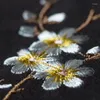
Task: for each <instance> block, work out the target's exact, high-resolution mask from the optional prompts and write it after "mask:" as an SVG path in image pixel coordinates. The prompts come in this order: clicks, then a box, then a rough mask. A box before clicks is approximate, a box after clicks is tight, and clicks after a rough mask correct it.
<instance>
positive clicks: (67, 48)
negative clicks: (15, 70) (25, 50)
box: [29, 28, 87, 55]
mask: <svg viewBox="0 0 100 100" xmlns="http://www.w3.org/2000/svg"><path fill="white" fill-rule="evenodd" d="M75 32H76V31H75V29H74V28H67V29H64V30H61V31H60V32H59V34H58V35H57V34H56V33H55V32H49V31H43V32H42V33H41V34H40V35H39V36H38V38H39V40H40V41H41V42H42V43H41V44H42V45H41V46H40V45H39V46H37V47H39V48H41V50H43V49H46V51H47V53H48V54H50V55H58V54H60V53H61V51H64V52H66V53H77V52H79V50H80V46H79V45H78V44H81V43H83V42H84V41H86V40H87V36H83V35H73V34H74V33H75ZM37 45H38V43H37ZM46 45H47V46H46ZM34 46H35V47H36V44H35V45H34V43H33V44H32V45H31V46H30V47H29V49H31V50H32V49H34V48H35V47H34Z"/></svg>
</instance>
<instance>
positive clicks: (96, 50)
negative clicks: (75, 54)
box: [86, 46, 100, 54]
mask: <svg viewBox="0 0 100 100" xmlns="http://www.w3.org/2000/svg"><path fill="white" fill-rule="evenodd" d="M97 53H100V47H99V46H95V47H93V48H91V49H89V50H88V51H87V52H86V54H97Z"/></svg>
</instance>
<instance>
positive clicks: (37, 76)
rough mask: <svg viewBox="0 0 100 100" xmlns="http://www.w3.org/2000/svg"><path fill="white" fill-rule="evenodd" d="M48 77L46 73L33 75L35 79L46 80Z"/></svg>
mask: <svg viewBox="0 0 100 100" xmlns="http://www.w3.org/2000/svg"><path fill="white" fill-rule="evenodd" d="M46 76H47V73H46V72H36V74H35V75H33V77H34V78H36V79H42V78H46Z"/></svg>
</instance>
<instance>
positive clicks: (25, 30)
mask: <svg viewBox="0 0 100 100" xmlns="http://www.w3.org/2000/svg"><path fill="white" fill-rule="evenodd" d="M18 34H19V35H21V36H23V37H28V38H33V37H34V36H35V34H34V27H31V26H21V27H20V29H19V32H18Z"/></svg>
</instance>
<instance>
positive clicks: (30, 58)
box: [18, 54, 43, 66]
mask: <svg viewBox="0 0 100 100" xmlns="http://www.w3.org/2000/svg"><path fill="white" fill-rule="evenodd" d="M41 60H43V57H42V56H38V55H36V54H27V55H24V56H20V57H19V58H18V61H19V62H21V63H23V64H25V65H26V66H34V65H36V63H39V62H40V61H41Z"/></svg>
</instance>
